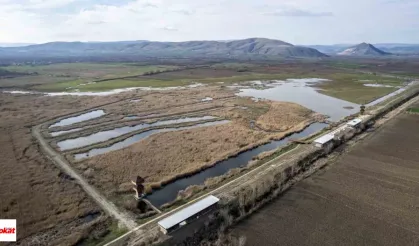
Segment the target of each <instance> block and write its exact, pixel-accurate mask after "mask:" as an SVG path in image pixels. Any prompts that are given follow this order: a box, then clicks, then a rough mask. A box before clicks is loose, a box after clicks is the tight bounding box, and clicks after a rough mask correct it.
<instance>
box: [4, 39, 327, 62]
mask: <svg viewBox="0 0 419 246" xmlns="http://www.w3.org/2000/svg"><path fill="white" fill-rule="evenodd" d="M0 54H2V55H5V56H41V57H54V56H60V57H62V56H112V55H119V56H121V55H130V56H132V55H140V56H151V57H173V56H177V57H189V56H190V57H196V56H214V57H234V56H281V57H314V58H317V57H326V55H325V54H323V53H321V52H319V51H318V50H316V49H312V48H306V47H301V46H294V45H292V44H289V43H286V42H283V41H280V40H272V39H265V38H249V39H244V40H234V41H228V42H225V41H189V42H152V41H125V42H52V43H46V44H38V45H30V46H25V47H12V48H2V49H0Z"/></svg>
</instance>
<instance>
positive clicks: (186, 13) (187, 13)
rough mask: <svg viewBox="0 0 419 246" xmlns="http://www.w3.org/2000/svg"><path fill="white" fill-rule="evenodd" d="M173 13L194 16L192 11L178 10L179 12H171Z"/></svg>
mask: <svg viewBox="0 0 419 246" xmlns="http://www.w3.org/2000/svg"><path fill="white" fill-rule="evenodd" d="M173 12H174V13H178V14H182V15H192V14H194V11H191V10H186V9H179V10H173Z"/></svg>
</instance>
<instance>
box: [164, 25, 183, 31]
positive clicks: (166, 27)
mask: <svg viewBox="0 0 419 246" xmlns="http://www.w3.org/2000/svg"><path fill="white" fill-rule="evenodd" d="M161 29H162V30H165V31H170V32H177V31H179V30H178V29H176V28H174V27H172V26H165V27H162V28H161Z"/></svg>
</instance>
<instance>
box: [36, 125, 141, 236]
mask: <svg viewBox="0 0 419 246" xmlns="http://www.w3.org/2000/svg"><path fill="white" fill-rule="evenodd" d="M40 127H41V126H35V127H34V128H32V135H33V136H34V137H35V138H36V139H37V140H38V141H39V143H40V145H41V147H42V149H43V150H44V151H45V154H46V155H47V157H48V158H49V159H50V160H52V162H53V163H54V164H55V165H57V166H58V168H60V169H61V170H63V171H64V172H65V173H66V174H67V175H69V176H70V177H72V178H74V180H75V181H76V182H77V183H78V184H79V185H80V186H81V187H82V188H83V190H84V191H85V192H86V193H87V194H88V195H89V196H90V197H91V198H92V199H93V200H94V201H95V202H96V203H97V204H98V205H99V206H100V207H101V208H102V209H103V210H104V211H105V212H107V213H108V214H109V215H110V216H112V217H114V218H115V219H116V220H118V222H119V223H120V224H122V225H124V226H125V227H127V228H128V229H130V230H132V229H134V228H135V227H136V226H137V223H136V222H135V220H134V219H132V218H131V217H130V216H129V215H128V214H127V213H124V212H122V211H120V210H119V209H118V208H117V207H116V206H115V205H114V204H113V203H112V202H110V201H109V200H108V199H107V198H106V197H104V196H103V195H102V194H100V193H99V192H98V191H97V190H96V189H95V188H93V186H91V185H90V184H89V183H88V182H87V181H86V180H85V179H84V178H83V177H82V176H80V175H79V174H78V173H77V171H76V170H74V169H73V168H72V167H71V166H70V164H69V163H68V162H67V160H65V159H64V157H62V156H61V155H60V154H58V153H57V152H55V151H54V150H53V149H52V148H51V146H49V144H48V143H47V142H46V141H45V139H44V138H43V137H42V134H41V132H40Z"/></svg>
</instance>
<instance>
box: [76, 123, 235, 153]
mask: <svg viewBox="0 0 419 246" xmlns="http://www.w3.org/2000/svg"><path fill="white" fill-rule="evenodd" d="M228 122H230V121H228V120H221V121H213V122H206V123H201V124H196V125H193V126H184V127H177V128H163V129H155V130H150V131H146V132H142V133H139V134H137V135H134V136H132V137H129V138H127V139H125V140H123V141H121V142H117V143H115V144H113V145H111V146H109V147H104V148H98V149H92V150H90V151H89V152H86V153H80V154H76V155H74V159H75V160H80V159H83V158H88V157H92V156H96V155H100V154H104V153H107V152H109V151H113V150H119V149H123V148H125V147H128V146H130V145H132V144H134V143H136V142H139V141H141V140H143V139H145V138H147V137H149V136H151V135H153V134H156V133H161V132H170V131H181V130H187V129H193V128H198V127H206V126H216V125H221V124H226V123H228Z"/></svg>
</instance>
